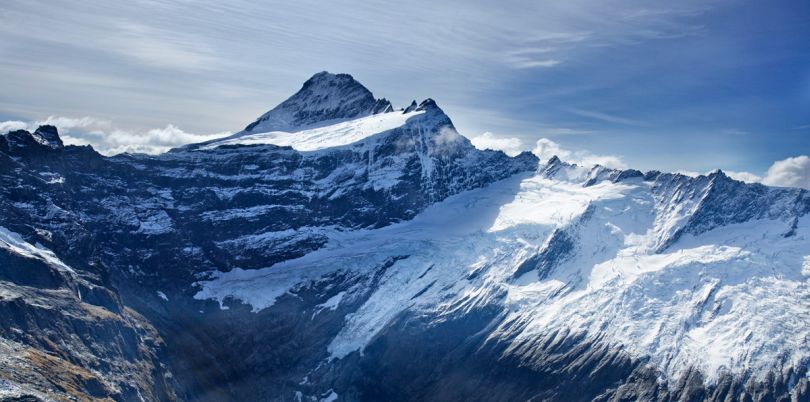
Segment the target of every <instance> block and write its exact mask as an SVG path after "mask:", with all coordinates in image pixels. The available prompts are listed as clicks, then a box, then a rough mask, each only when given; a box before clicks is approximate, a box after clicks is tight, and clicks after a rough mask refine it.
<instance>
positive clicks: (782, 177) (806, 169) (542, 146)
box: [470, 132, 810, 189]
mask: <svg viewBox="0 0 810 402" xmlns="http://www.w3.org/2000/svg"><path fill="white" fill-rule="evenodd" d="M470 142H472V144H473V145H474V146H475V147H476V148H478V149H495V150H501V151H503V152H505V153H506V154H507V155H511V156H514V155H517V154H519V153H520V152H522V151H526V150H528V147H526V146H525V145H524V144H523V141H521V140H520V139H519V138H514V137H498V136H496V135H495V134H492V133H490V132H486V133H484V134H481V135H479V136H477V137H473V138H471V139H470ZM532 153H534V154H535V155H537V157H538V158H540V161H541V162H545V161H547V160H548V159H549V158H551V157H552V156H555V155H556V156H558V157H559V158H560V159H562V160H564V161H566V162H571V163H576V164H577V165H581V166H593V165H597V164H598V165H602V166H605V167H608V168H613V169H626V168H627V164H626V163H625V162H624V161H623V160H622V158H621V157H620V156H616V155H597V154H593V153H591V152H589V151H586V150H570V149H566V148H563V147H562V146H560V144H558V143H556V142H554V141H552V140H550V139H548V138H541V139H539V140H538V141H537V143H536V145H535V147H534V149H532ZM724 172H725V173H726V174H727V175H728V176H729V177H731V178H732V179H735V180H740V181H744V182H746V183H762V184H766V185H769V186H777V187H800V188H807V189H810V156H807V155H799V156H795V157H791V158H787V159H783V160H779V161H776V162H774V163H773V165H771V167H770V168H768V170H767V171H766V172H765V174H764V175H757V174H754V173H751V172H745V171H733V170H724ZM677 173H681V174H685V175H688V176H699V175H700V173H698V172H694V171H688V170H681V171H678V172H677Z"/></svg>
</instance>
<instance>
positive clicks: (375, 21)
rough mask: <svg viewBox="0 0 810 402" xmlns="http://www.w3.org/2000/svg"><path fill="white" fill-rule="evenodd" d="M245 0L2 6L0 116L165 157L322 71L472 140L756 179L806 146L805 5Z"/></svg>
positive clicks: (808, 17) (809, 74) (230, 126)
mask: <svg viewBox="0 0 810 402" xmlns="http://www.w3.org/2000/svg"><path fill="white" fill-rule="evenodd" d="M254 3H259V2H248V1H244V2H242V1H227V2H220V1H216V2H214V1H211V2H207V1H193V2H191V1H171V2H170V1H166V2H162V1H161V2H158V1H132V2H108V1H98V2H96V1H88V0H84V1H75V2H73V1H49V2H36V1H15V0H6V1H4V3H3V6H2V7H0V56H2V57H0V75H2V77H3V79H2V80H0V121H5V123H0V124H5V126H2V127H13V126H14V125H15V124H19V123H15V122H35V121H46V120H48V118H49V117H50V121H53V122H60V123H61V124H60V125H61V126H63V127H64V130H66V132H67V135H68V136H69V137H70V139H71V140H72V141H74V142H77V143H82V142H88V143H92V144H95V145H97V146H99V147H102V148H103V147H107V148H106V149H107V151H108V152H110V151H111V150H112V151H114V150H154V149H164V148H166V147H168V146H174V145H176V144H178V143H182V142H192V141H197V140H201V139H206V138H209V136H211V135H216V134H219V133H223V132H227V131H237V130H239V129H241V128H242V127H244V126H245V125H246V124H247V123H249V122H250V121H252V120H253V119H254V118H255V117H256V116H258V115H260V114H262V113H263V112H265V111H266V110H268V109H270V108H271V107H272V106H274V105H275V104H277V103H279V102H280V101H282V100H283V99H284V98H286V97H287V96H289V95H291V94H292V93H294V92H295V91H296V90H297V89H298V88H299V87H300V85H301V83H302V82H303V81H304V80H306V79H307V78H308V77H309V76H310V75H312V74H314V73H315V72H318V71H321V70H328V71H331V72H347V73H350V74H352V75H354V76H355V78H357V79H358V80H360V81H361V82H362V83H363V84H365V85H366V86H367V87H368V88H369V89H371V90H372V91H373V92H374V93H375V95H376V96H378V97H386V98H388V99H390V100H392V101H393V102H394V103H395V104H397V105H402V106H404V105H407V103H409V102H410V101H411V100H412V99H417V100H420V99H424V98H427V97H432V98H434V99H436V100H437V102H438V103H439V105H440V106H441V107H442V108H443V109H445V111H446V112H447V113H448V114H449V115H450V117H451V118H452V119H453V120H454V122H455V123H456V125H457V126H458V128H459V131H460V132H461V133H462V134H464V135H466V136H468V137H471V138H476V137H481V136H482V135H483V134H484V133H489V134H487V135H486V136H485V137H481V138H480V140H481V141H479V142H487V141H489V143H491V144H506V146H507V147H518V148H524V149H532V148H534V147H535V143H536V141H537V140H539V139H541V138H547V139H548V140H550V141H551V143H552V144H554V146H555V147H559V148H560V149H563V152H568V153H569V155H570V156H571V157H572V158H574V159H576V157H577V155H579V156H582V155H596V156H609V157H616V158H618V160H620V161H621V163H623V164H624V165H626V166H631V167H636V168H640V169H661V170H668V171H695V172H705V171H708V170H711V169H714V168H722V169H724V170H730V171H734V172H742V171H746V172H751V173H753V174H755V175H757V176H760V177H763V176H765V175H766V171H767V170H768V169H769V168H771V167H773V164H774V162H776V161H781V160H787V158H791V157H799V156H801V155H807V154H808V153H810V40H808V38H810V2H808V1H806V0H796V1H780V0H776V1H770V2H767V3H766V2H762V1H726V0H722V1H715V0H705V1H691V0H685V1H679V2H654V1H633V0H630V1H628V0H622V1H612V0H607V1H604V0H601V1H597V0H569V1H555V2H551V1H530V2H476V1H457V2H441V3H440V4H437V3H439V2H422V1H409V2H375V1H364V2H341V1H333V2H310V1H296V2H287V3H281V2H277V3H275V4H273V2H261V3H262V4H254ZM565 150H567V151H565ZM575 150H576V151H575ZM584 150H587V152H586V151H584ZM797 163H798V169H799V170H801V169H806V170H807V169H810V162H809V163H808V165H807V166H804V165H803V162H801V161H798V162H797ZM805 179H806V178H805ZM752 180H754V179H752Z"/></svg>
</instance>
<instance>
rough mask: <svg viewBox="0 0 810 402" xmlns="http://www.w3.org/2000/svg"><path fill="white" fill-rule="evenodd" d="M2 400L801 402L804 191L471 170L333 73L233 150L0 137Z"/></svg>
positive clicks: (808, 259) (49, 136) (448, 138)
mask: <svg viewBox="0 0 810 402" xmlns="http://www.w3.org/2000/svg"><path fill="white" fill-rule="evenodd" d="M0 183H2V186H0V317H2V319H0V399H3V400H15V401H36V400H57V401H62V400H66V401H67V400H95V399H99V400H120V401H171V400H187V401H228V400H233V401H247V400H250V401H470V400H477V401H516V400H532V401H545V400H561V401H563V400H564V401H592V400H596V401H635V400H643V401H676V400H677V401H732V400H748V401H807V400H810V389H808V387H809V386H810V385H809V384H808V364H810V216H809V215H810V193H808V191H807V190H802V189H795V188H776V187H767V186H764V185H760V184H746V183H742V182H739V181H735V180H733V179H731V178H729V177H728V176H726V175H725V174H724V173H723V172H722V171H715V172H712V173H711V174H708V175H703V176H698V177H689V176H684V175H681V174H669V173H662V172H640V171H637V170H615V169H608V168H605V167H602V166H598V165H597V166H578V165H575V164H571V163H568V162H566V161H563V160H561V159H559V158H557V157H554V158H552V159H550V160H547V161H546V160H543V161H541V160H538V158H537V157H536V156H534V155H533V154H531V153H528V152H525V153H522V154H519V155H517V156H515V157H510V156H507V155H506V154H504V153H503V152H500V151H493V150H480V149H476V148H475V147H474V146H473V145H472V144H471V143H470V141H469V140H468V139H467V138H465V137H464V136H463V135H461V134H460V133H458V132H457V131H456V129H455V127H454V125H453V123H452V121H451V120H450V118H449V117H448V116H447V115H446V114H445V113H444V112H443V111H442V109H441V108H440V107H439V105H438V104H437V103H436V102H435V101H433V100H432V99H427V100H424V101H422V102H414V103H413V104H412V105H410V106H408V107H407V108H404V109H395V108H394V107H393V106H392V105H391V103H390V102H388V101H387V100H385V99H377V98H375V97H374V95H373V94H372V93H371V92H370V91H369V90H368V89H366V88H365V87H364V86H363V85H361V84H360V83H359V82H357V81H356V80H355V79H354V78H352V77H351V76H350V75H348V74H330V73H327V72H322V73H318V74H316V75H314V76H313V77H312V78H310V79H309V80H307V81H306V82H305V83H304V85H303V87H302V88H301V90H300V91H298V92H297V93H295V94H294V95H292V96H291V97H290V98H289V99H287V100H285V101H284V102H282V103H281V104H279V105H278V106H276V107H275V108H273V109H272V110H270V111H268V112H267V113H265V114H263V115H262V116H260V117H259V118H258V119H256V121H254V122H253V123H250V124H249V125H248V126H247V127H246V128H245V129H244V130H243V131H241V132H239V133H236V134H234V135H232V136H229V137H225V138H221V139H217V140H213V141H208V142H206V143H201V144H192V145H188V146H184V147H181V148H177V149H174V150H172V151H170V152H167V153H164V154H160V155H157V156H149V155H143V154H120V155H116V156H112V157H105V156H102V155H100V154H99V153H97V152H96V151H95V150H93V148H92V147H90V146H72V145H64V144H63V143H62V140H61V139H60V137H59V134H58V133H57V130H56V128H55V127H52V126H42V127H40V128H39V129H37V130H35V131H34V132H33V133H31V132H28V131H24V130H20V131H13V132H9V133H6V134H4V135H3V136H0Z"/></svg>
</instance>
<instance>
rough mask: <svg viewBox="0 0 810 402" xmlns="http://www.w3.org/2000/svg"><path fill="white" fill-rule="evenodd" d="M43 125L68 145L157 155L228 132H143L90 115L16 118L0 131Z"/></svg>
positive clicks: (104, 151) (1, 124)
mask: <svg viewBox="0 0 810 402" xmlns="http://www.w3.org/2000/svg"><path fill="white" fill-rule="evenodd" d="M43 124H50V125H53V126H56V127H57V128H58V129H59V136H60V137H62V141H64V143H65V144H68V145H92V146H93V148H95V149H96V150H97V151H98V152H100V153H102V154H104V155H114V154H119V153H123V152H131V153H145V154H153V155H154V154H159V153H163V152H166V151H168V150H169V149H172V148H175V147H178V146H181V145H185V144H192V143H196V142H203V141H208V140H212V139H214V138H219V137H224V136H226V135H229V134H231V133H230V132H222V133H215V134H193V133H187V132H185V131H183V130H181V129H180V128H178V127H177V126H175V125H173V124H168V125H166V127H164V128H155V129H151V130H146V131H131V130H124V129H120V128H117V127H115V125H114V124H113V123H112V122H110V121H109V120H103V119H98V118H94V117H81V118H73V117H62V116H50V117H48V118H47V119H45V120H40V121H35V122H23V121H17V120H10V121H3V122H0V133H3V134H4V133H6V132H8V131H12V130H29V131H33V130H36V128H37V127H39V126H40V125H43Z"/></svg>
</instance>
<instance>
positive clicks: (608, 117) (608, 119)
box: [565, 108, 647, 126]
mask: <svg viewBox="0 0 810 402" xmlns="http://www.w3.org/2000/svg"><path fill="white" fill-rule="evenodd" d="M565 110H566V111H568V112H569V113H573V114H575V115H578V116H582V117H587V118H589V119H594V120H599V121H602V122H605V123H613V124H622V125H626V126H646V125H647V123H646V122H643V121H640V120H635V119H630V118H627V117H622V116H616V115H613V114H608V113H603V112H598V111H594V110H584V109H575V108H568V109H565Z"/></svg>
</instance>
